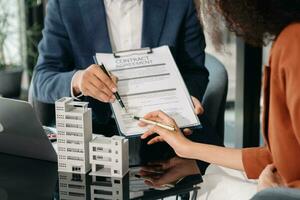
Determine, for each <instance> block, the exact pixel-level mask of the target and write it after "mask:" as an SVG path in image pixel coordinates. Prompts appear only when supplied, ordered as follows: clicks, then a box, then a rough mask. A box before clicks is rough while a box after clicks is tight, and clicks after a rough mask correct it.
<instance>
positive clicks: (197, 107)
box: [183, 96, 204, 136]
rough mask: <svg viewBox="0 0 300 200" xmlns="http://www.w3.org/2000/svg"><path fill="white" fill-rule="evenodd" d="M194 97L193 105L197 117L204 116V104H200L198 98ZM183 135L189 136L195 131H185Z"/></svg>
mask: <svg viewBox="0 0 300 200" xmlns="http://www.w3.org/2000/svg"><path fill="white" fill-rule="evenodd" d="M191 97H192V101H193V104H194V112H195V114H196V115H202V114H203V113H204V108H203V106H202V104H201V103H200V101H199V100H198V99H197V98H196V97H193V96H191ZM183 134H184V135H185V136H189V135H191V134H193V131H192V130H191V129H188V128H186V129H184V130H183Z"/></svg>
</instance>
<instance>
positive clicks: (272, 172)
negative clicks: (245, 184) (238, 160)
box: [258, 164, 284, 191]
mask: <svg viewBox="0 0 300 200" xmlns="http://www.w3.org/2000/svg"><path fill="white" fill-rule="evenodd" d="M283 185H284V182H283V180H282V178H281V177H280V175H279V174H278V172H277V170H276V168H275V166H274V165H273V164H271V165H267V167H266V168H265V169H264V170H263V171H262V172H261V174H260V176H259V179H258V191H261V190H264V189H267V188H270V187H280V186H283Z"/></svg>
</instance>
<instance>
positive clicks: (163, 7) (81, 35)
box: [33, 0, 208, 134]
mask: <svg viewBox="0 0 300 200" xmlns="http://www.w3.org/2000/svg"><path fill="white" fill-rule="evenodd" d="M161 45H168V46H169V47H170V49H171V52H172V54H173V57H174V59H175V61H176V62H177V65H178V67H179V70H180V71H181V73H182V76H183V78H184V80H185V82H186V85H187V87H188V89H189V91H190V93H191V95H192V96H194V97H195V98H196V99H198V100H201V99H202V96H203V94H204V91H205V89H206V86H207V83H208V71H207V69H206V68H205V67H204V59H205V53H204V48H205V39H204V35H203V30H202V28H201V25H200V23H199V20H198V18H197V12H196V9H195V6H194V3H193V0H117V1H116V0H49V1H48V5H47V15H46V19H45V28H44V30H43V39H42V41H41V42H40V45H39V53H40V55H39V59H38V63H37V65H36V67H35V72H34V79H33V85H34V95H35V98H36V99H37V100H39V101H42V102H46V103H54V102H55V101H56V100H58V99H59V98H61V97H64V96H71V95H74V96H77V95H80V94H83V97H82V99H83V100H84V101H88V102H89V103H90V107H91V108H92V109H93V129H94V132H97V133H102V134H108V133H109V132H111V133H113V132H115V131H116V130H115V123H114V120H112V118H111V116H112V111H111V109H110V106H109V104H108V102H110V101H114V96H113V92H114V91H115V90H117V87H116V83H115V82H114V81H110V80H109V78H108V77H107V76H106V75H105V74H104V73H103V72H102V71H101V70H100V69H99V67H97V66H95V65H93V55H95V53H96V52H101V53H111V52H112V51H119V50H126V49H135V48H140V47H158V46H161ZM194 100H195V99H194ZM195 102H197V100H195ZM198 107H199V106H198ZM198 110H199V108H198Z"/></svg>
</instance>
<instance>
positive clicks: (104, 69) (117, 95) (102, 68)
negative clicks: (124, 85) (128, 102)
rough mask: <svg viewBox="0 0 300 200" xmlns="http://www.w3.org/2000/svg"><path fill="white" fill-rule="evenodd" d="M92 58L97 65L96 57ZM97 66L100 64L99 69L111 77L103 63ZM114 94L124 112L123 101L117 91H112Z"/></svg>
mask: <svg viewBox="0 0 300 200" xmlns="http://www.w3.org/2000/svg"><path fill="white" fill-rule="evenodd" d="M93 58H94V61H95V63H96V64H97V65H99V64H98V61H97V59H96V57H95V56H94V57H93ZM99 66H100V68H101V70H102V71H103V72H104V73H105V74H106V75H107V76H108V77H109V78H111V77H110V75H109V73H108V71H107V70H106V68H105V66H104V65H103V63H102V64H101V65H99ZM114 96H115V97H116V99H117V101H118V102H119V104H120V105H121V107H122V109H123V110H124V111H125V112H127V110H126V107H125V105H124V103H123V101H122V99H121V96H120V95H119V93H118V92H115V93H114Z"/></svg>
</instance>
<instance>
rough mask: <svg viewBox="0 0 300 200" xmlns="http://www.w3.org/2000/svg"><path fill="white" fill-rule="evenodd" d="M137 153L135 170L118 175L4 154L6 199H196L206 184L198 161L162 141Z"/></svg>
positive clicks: (0, 160)
mask: <svg viewBox="0 0 300 200" xmlns="http://www.w3.org/2000/svg"><path fill="white" fill-rule="evenodd" d="M136 155H138V156H136V157H139V159H138V160H139V161H138V162H132V161H131V166H130V170H129V172H128V173H127V174H126V175H125V176H124V177H122V178H117V177H102V176H91V175H89V173H87V174H73V173H66V172H58V171H57V163H51V162H46V161H41V160H34V159H29V158H23V157H17V156H12V155H7V154H0V199H1V200H27V199H28V200H35V199H36V200H44V199H45V200H48V199H49V200H59V199H60V200H90V199H92V200H100V199H101V200H109V199H112V200H127V199H162V198H166V197H173V198H174V199H178V197H179V199H195V198H196V196H195V195H193V194H196V193H197V190H198V189H199V187H198V186H197V184H199V183H201V182H202V177H201V175H200V172H199V169H198V166H197V163H196V161H194V160H188V159H182V158H179V157H176V156H175V154H174V152H172V151H171V150H170V149H169V148H166V147H163V146H161V145H154V146H152V147H148V146H147V147H145V148H141V149H139V151H138V153H136ZM130 157H133V156H132V155H130ZM171 199H172V198H171Z"/></svg>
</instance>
